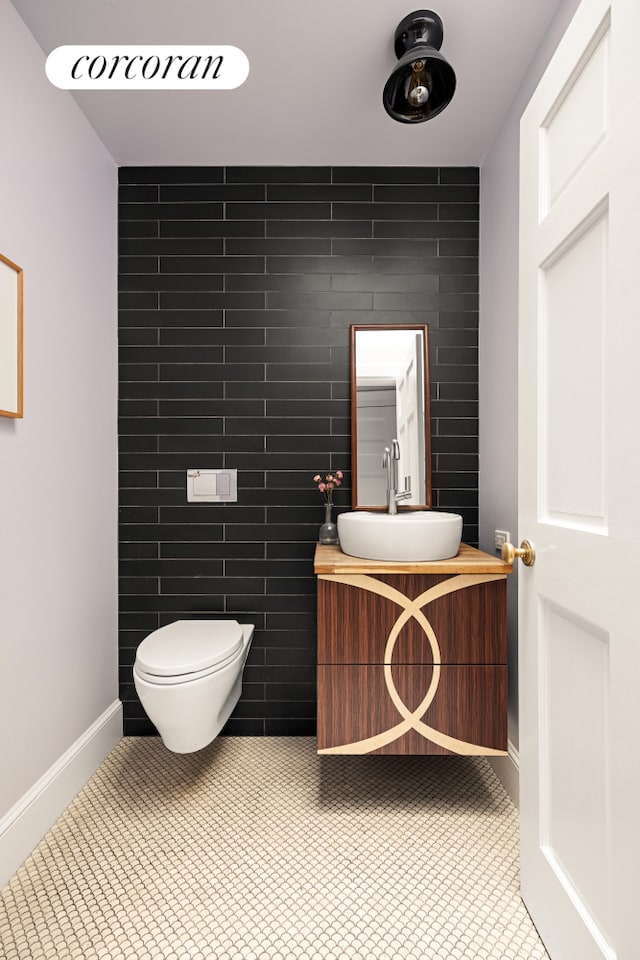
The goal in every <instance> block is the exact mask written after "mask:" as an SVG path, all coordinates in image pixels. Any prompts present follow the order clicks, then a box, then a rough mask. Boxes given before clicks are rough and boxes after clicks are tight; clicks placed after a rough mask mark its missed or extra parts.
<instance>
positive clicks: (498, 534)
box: [493, 530, 511, 550]
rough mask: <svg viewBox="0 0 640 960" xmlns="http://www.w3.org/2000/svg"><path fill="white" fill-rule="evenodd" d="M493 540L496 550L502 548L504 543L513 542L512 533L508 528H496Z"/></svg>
mask: <svg viewBox="0 0 640 960" xmlns="http://www.w3.org/2000/svg"><path fill="white" fill-rule="evenodd" d="M493 542H494V545H495V548H496V550H501V549H502V544H503V543H510V542H511V534H510V533H509V531H508V530H494V531H493Z"/></svg>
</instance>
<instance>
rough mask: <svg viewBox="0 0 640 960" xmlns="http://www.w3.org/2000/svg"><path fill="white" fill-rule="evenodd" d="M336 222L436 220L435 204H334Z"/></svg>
mask: <svg viewBox="0 0 640 960" xmlns="http://www.w3.org/2000/svg"><path fill="white" fill-rule="evenodd" d="M333 216H334V217H335V219H336V220H374V221H378V220H393V221H398V220H401V221H403V222H404V221H408V220H409V221H411V220H418V221H422V220H437V219H438V205H436V204H435V203H334V204H333Z"/></svg>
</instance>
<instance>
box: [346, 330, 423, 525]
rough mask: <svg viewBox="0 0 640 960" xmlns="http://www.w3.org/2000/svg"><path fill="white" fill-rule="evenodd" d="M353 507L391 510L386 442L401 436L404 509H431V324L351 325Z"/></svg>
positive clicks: (399, 507)
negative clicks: (385, 454) (385, 465)
mask: <svg viewBox="0 0 640 960" xmlns="http://www.w3.org/2000/svg"><path fill="white" fill-rule="evenodd" d="M350 339H351V483H352V501H353V502H352V509H354V510H386V509H387V507H386V502H387V495H386V490H387V481H386V472H385V469H384V467H383V464H382V460H383V454H384V449H385V447H389V448H391V446H392V441H393V440H397V441H398V444H399V448H400V460H399V462H398V478H399V487H400V489H401V490H403V491H405V492H406V491H407V490H410V491H411V494H410V496H407V497H406V498H405V499H403V500H402V503H401V504H399V505H398V509H399V510H429V509H431V505H432V497H431V420H430V413H429V327H428V326H427V325H426V324H406V325H401V326H360V325H352V326H351V337H350Z"/></svg>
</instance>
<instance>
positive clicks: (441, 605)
mask: <svg viewBox="0 0 640 960" xmlns="http://www.w3.org/2000/svg"><path fill="white" fill-rule="evenodd" d="M420 597H424V598H425V599H424V604H422V605H421V606H420V607H419V608H418V609H419V612H420V613H421V614H422V616H423V617H424V618H425V620H426V621H427V623H428V625H429V627H430V630H431V631H432V633H431V634H429V632H428V630H425V627H424V621H423V620H422V618H421V617H416V615H415V614H416V608H413V612H412V613H411V614H408V610H407V608H409V607H410V606H411V603H412V601H415V600H416V598H420ZM506 609H507V608H506V577H504V576H484V577H483V576H477V577H474V576H472V575H454V576H447V575H416V574H407V575H402V574H387V575H384V574H379V575H376V576H372V575H362V574H354V575H350V576H349V575H345V576H341V577H335V576H333V575H324V576H320V577H319V578H318V663H336V664H337V663H353V664H358V663H360V664H366V663H384V661H385V659H390V660H391V662H393V663H433V662H434V659H436V660H437V659H438V657H437V656H435V657H434V653H436V654H439V660H440V662H441V663H447V664H468V663H477V664H504V663H506V661H507V616H506ZM396 624H398V626H399V627H400V629H399V630H398V628H397V627H396ZM394 627H395V628H396V632H397V638H396V639H395V642H393V638H392V644H393V646H392V652H391V656H390V657H389V649H390V647H389V637H390V635H391V634H392V631H394Z"/></svg>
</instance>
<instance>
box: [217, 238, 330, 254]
mask: <svg viewBox="0 0 640 960" xmlns="http://www.w3.org/2000/svg"><path fill="white" fill-rule="evenodd" d="M225 251H226V253H227V254H228V255H229V256H236V257H240V256H241V257H250V256H266V257H291V256H295V257H322V256H328V255H329V254H330V253H331V239H330V238H329V237H320V238H315V239H308V238H307V239H304V238H302V237H296V238H295V239H291V240H289V239H286V238H284V239H279V238H277V237H265V238H263V239H251V238H248V237H243V238H239V239H233V238H229V239H227V240H225Z"/></svg>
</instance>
